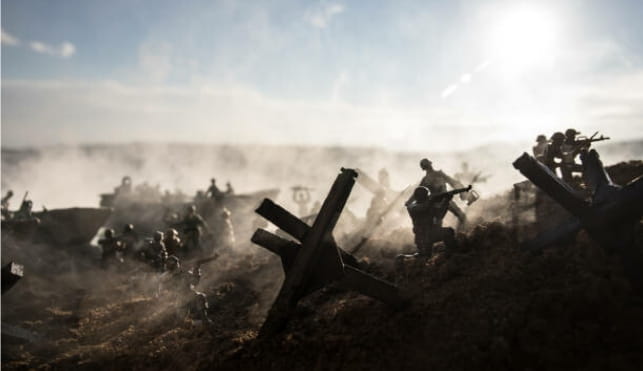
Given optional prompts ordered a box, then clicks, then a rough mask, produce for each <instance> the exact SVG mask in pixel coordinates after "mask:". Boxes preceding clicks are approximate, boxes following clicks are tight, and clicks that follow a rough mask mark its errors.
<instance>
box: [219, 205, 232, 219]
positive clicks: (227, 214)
mask: <svg viewBox="0 0 643 371" xmlns="http://www.w3.org/2000/svg"><path fill="white" fill-rule="evenodd" d="M231 214H232V213H231V212H230V210H228V208H227V207H224V208H223V210H221V217H222V218H224V219H228V218H230V215H231Z"/></svg>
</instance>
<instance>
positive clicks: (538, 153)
mask: <svg viewBox="0 0 643 371" xmlns="http://www.w3.org/2000/svg"><path fill="white" fill-rule="evenodd" d="M548 147H549V142H548V141H547V137H545V136H544V135H543V134H540V135H539V136H538V137H537V138H536V145H535V146H533V148H532V150H533V152H534V157H535V158H536V160H538V161H540V162H542V163H545V159H546V157H547V148H548Z"/></svg>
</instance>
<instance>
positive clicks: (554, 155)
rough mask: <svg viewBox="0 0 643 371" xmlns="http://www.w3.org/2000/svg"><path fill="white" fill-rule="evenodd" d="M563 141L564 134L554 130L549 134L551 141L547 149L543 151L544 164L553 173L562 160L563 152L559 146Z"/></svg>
mask: <svg viewBox="0 0 643 371" xmlns="http://www.w3.org/2000/svg"><path fill="white" fill-rule="evenodd" d="M564 141H565V134H563V133H561V132H560V131H557V132H555V133H554V134H553V135H552V136H551V142H550V143H549V145H548V146H547V151H546V152H545V165H546V166H547V167H548V168H549V170H551V171H553V172H554V174H556V168H558V167H560V164H561V162H562V161H563V154H562V152H561V148H560V147H561V146H562V145H563V142H564ZM557 160H558V161H557Z"/></svg>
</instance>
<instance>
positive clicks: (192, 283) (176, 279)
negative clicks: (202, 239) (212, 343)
mask: <svg viewBox="0 0 643 371" xmlns="http://www.w3.org/2000/svg"><path fill="white" fill-rule="evenodd" d="M199 265H200V263H197V266H195V267H193V268H192V269H190V270H184V269H182V268H181V262H180V260H179V258H177V257H176V256H173V255H172V256H169V257H168V259H167V273H166V275H167V276H165V277H163V278H162V281H161V282H162V284H164V285H165V286H167V289H168V290H169V291H170V295H171V297H172V300H173V301H174V305H176V310H177V315H178V316H179V318H181V319H183V318H185V317H192V318H197V319H199V320H202V321H204V322H206V323H208V324H212V321H211V320H210V318H209V317H208V300H207V296H206V295H205V294H204V293H202V292H199V291H197V290H196V285H197V284H198V283H199V281H200V280H201V268H200V267H199Z"/></svg>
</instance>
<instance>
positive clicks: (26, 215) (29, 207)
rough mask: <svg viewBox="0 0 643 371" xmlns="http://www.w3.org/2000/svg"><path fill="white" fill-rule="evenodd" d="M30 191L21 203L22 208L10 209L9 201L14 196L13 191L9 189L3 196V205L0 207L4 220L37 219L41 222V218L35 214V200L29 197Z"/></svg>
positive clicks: (36, 220)
mask: <svg viewBox="0 0 643 371" xmlns="http://www.w3.org/2000/svg"><path fill="white" fill-rule="evenodd" d="M28 194H29V193H28V192H27V193H25V196H24V197H23V199H22V202H21V203H20V208H19V209H18V210H17V211H13V212H12V211H11V210H9V201H10V200H11V198H12V197H13V191H12V190H8V191H7V194H6V195H5V196H4V197H2V207H1V209H0V214H1V215H2V220H3V221H35V222H39V219H38V218H37V217H36V216H35V215H34V214H33V201H31V200H29V199H28V198H27V196H28Z"/></svg>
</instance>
